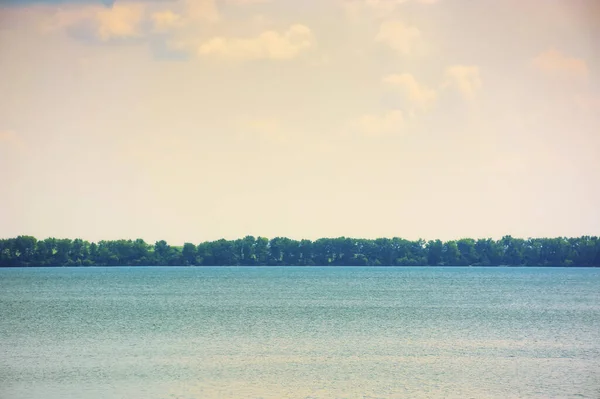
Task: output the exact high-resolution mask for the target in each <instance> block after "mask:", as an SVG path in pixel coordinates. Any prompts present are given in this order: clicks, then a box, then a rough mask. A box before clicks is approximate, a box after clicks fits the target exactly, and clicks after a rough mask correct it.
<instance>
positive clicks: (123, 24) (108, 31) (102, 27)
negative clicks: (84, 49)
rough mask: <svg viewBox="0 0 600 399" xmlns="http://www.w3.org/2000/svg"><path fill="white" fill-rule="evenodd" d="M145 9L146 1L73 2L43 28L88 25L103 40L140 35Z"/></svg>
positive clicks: (50, 29) (45, 29)
mask: <svg viewBox="0 0 600 399" xmlns="http://www.w3.org/2000/svg"><path fill="white" fill-rule="evenodd" d="M145 10H146V8H145V5H144V4H143V3H125V4H115V5H114V6H113V7H111V8H106V7H102V6H85V7H81V6H73V7H68V8H65V9H59V10H58V11H57V12H56V13H54V15H53V16H52V18H51V19H50V21H49V22H48V23H46V24H44V25H43V26H42V30H44V31H52V30H57V29H65V28H72V27H73V28H78V29H84V30H85V31H88V32H91V33H92V35H93V36H94V37H95V38H96V39H98V40H101V41H108V40H111V39H124V38H133V37H139V36H141V35H142V22H143V21H144V18H145Z"/></svg>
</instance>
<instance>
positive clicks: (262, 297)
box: [0, 267, 600, 399]
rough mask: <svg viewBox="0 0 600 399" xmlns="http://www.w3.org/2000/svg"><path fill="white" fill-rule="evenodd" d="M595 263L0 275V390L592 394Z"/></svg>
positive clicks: (16, 393)
mask: <svg viewBox="0 0 600 399" xmlns="http://www.w3.org/2000/svg"><path fill="white" fill-rule="evenodd" d="M599 397H600V269H578V268H478V267H465V268H443V267H414V268H410V267H406V268H403V267H389V268H386V267H328V268H326V267H323V268H320V267H309V268H302V267H197V268H190V267H188V268H186V267H123V268H121V267H110V268H108V267H107V268H31V269H0V398H2V399H36V398H43V399H58V398H60V399H65V398H76V399H100V398H102V399H112V398H140V399H141V398H144V399H155V398H161V399H162V398H165V399H167V398H168V399H173V398H177V399H179V398H181V399H184V398H185V399H192V398H199V399H213V398H265V399H267V398H278V399H279V398H311V399H317V398H373V399H374V398H378V399H382V398H502V399H506V398H599Z"/></svg>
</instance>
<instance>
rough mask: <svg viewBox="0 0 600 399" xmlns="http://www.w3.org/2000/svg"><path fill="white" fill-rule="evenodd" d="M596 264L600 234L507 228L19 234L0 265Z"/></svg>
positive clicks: (2, 244)
mask: <svg viewBox="0 0 600 399" xmlns="http://www.w3.org/2000/svg"><path fill="white" fill-rule="evenodd" d="M117 265H122V266H144V265H145V266H155V265H160V266H176V265H182V266H192V265H193V266H225V265H228V266H265V265H266V266H313V265H321V266H343V265H345V266H380V265H382V266H419V265H420V266H470V265H473V266H498V265H507V266H586V267H589V266H596V267H597V266H600V239H599V238H598V237H590V236H584V237H579V238H564V237H558V238H528V239H526V240H525V239H520V238H513V237H511V236H505V237H502V238H501V239H500V240H497V241H495V240H492V239H489V238H485V239H478V240H474V239H471V238H463V239H460V240H457V241H447V242H442V241H440V240H431V241H427V242H426V241H424V240H417V241H409V240H405V239H402V238H397V237H395V238H391V239H390V238H378V239H375V240H367V239H357V238H347V237H339V238H320V239H318V240H316V241H310V240H301V241H296V240H292V239H289V238H285V237H275V238H273V239H271V240H269V239H267V238H264V237H257V238H255V237H253V236H246V237H244V238H242V239H238V240H233V241H228V240H224V239H221V240H217V241H212V242H203V243H200V244H199V245H194V244H193V243H189V242H187V243H185V244H184V245H183V246H182V247H176V246H170V245H169V244H168V243H167V242H166V241H158V242H156V243H155V244H154V245H151V244H147V243H146V242H145V241H144V240H142V239H137V240H134V241H132V240H115V241H100V242H98V243H90V242H88V241H85V240H82V239H75V240H70V239H56V238H47V239H45V240H37V239H36V238H35V237H30V236H19V237H16V238H8V239H0V267H27V266H117Z"/></svg>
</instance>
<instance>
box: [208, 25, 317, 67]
mask: <svg viewBox="0 0 600 399" xmlns="http://www.w3.org/2000/svg"><path fill="white" fill-rule="evenodd" d="M313 41H314V38H313V35H312V32H311V30H310V29H309V28H308V27H306V26H304V25H292V26H290V27H289V28H288V29H287V30H286V31H285V32H282V33H279V32H276V31H271V30H269V31H265V32H263V33H261V34H260V35H258V36H255V37H250V38H226V37H215V38H212V39H210V40H208V41H206V42H204V43H203V44H201V45H200V47H199V49H198V54H199V55H201V56H211V55H212V56H218V57H222V58H229V59H238V60H257V59H276V60H286V59H292V58H295V57H297V56H298V55H300V54H301V53H302V52H303V51H306V50H307V49H308V48H310V47H311V46H312V45H313Z"/></svg>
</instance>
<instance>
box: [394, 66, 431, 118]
mask: <svg viewBox="0 0 600 399" xmlns="http://www.w3.org/2000/svg"><path fill="white" fill-rule="evenodd" d="M383 83H384V84H386V85H388V86H389V87H391V88H393V89H395V90H399V91H401V92H402V93H403V94H404V96H405V98H406V99H407V100H408V101H410V102H411V103H412V104H413V105H415V106H417V107H419V108H421V109H428V108H430V107H431V106H432V105H433V103H435V101H436V99H437V93H436V91H435V90H433V89H430V88H428V87H425V86H422V85H421V84H419V82H417V80H416V79H415V77H414V76H413V75H411V74H409V73H402V74H394V75H388V76H386V77H384V78H383Z"/></svg>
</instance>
